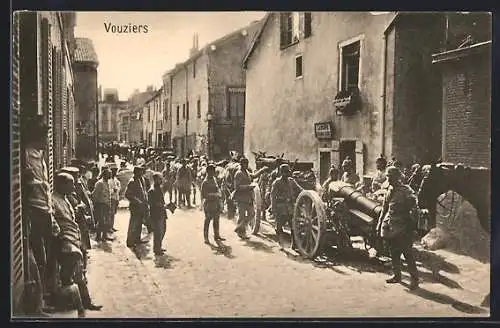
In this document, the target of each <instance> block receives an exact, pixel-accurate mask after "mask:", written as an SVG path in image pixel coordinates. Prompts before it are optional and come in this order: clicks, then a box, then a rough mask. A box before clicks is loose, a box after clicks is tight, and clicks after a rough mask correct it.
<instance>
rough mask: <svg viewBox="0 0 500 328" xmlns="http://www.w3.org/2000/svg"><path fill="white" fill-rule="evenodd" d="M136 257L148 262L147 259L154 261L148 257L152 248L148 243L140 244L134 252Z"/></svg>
mask: <svg viewBox="0 0 500 328" xmlns="http://www.w3.org/2000/svg"><path fill="white" fill-rule="evenodd" d="M133 252H134V254H135V256H136V257H137V259H139V260H146V259H152V257H151V256H148V255H149V253H150V248H149V245H148V244H146V243H141V244H138V245H137V246H136V247H135V249H134V250H133Z"/></svg>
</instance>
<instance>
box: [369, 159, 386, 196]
mask: <svg viewBox="0 0 500 328" xmlns="http://www.w3.org/2000/svg"><path fill="white" fill-rule="evenodd" d="M375 165H376V166H377V172H376V173H375V175H374V176H373V182H372V192H376V191H377V190H379V189H380V188H381V187H382V184H383V183H384V182H385V180H387V175H386V174H385V170H386V168H387V160H386V159H385V157H384V155H380V157H379V158H377V160H376V161H375Z"/></svg>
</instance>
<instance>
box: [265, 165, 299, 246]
mask: <svg viewBox="0 0 500 328" xmlns="http://www.w3.org/2000/svg"><path fill="white" fill-rule="evenodd" d="M279 173H280V176H279V178H277V179H276V180H274V182H273V184H272V187H271V208H272V210H273V215H274V218H275V220H276V236H277V237H278V242H279V243H280V246H281V249H283V246H282V242H281V240H282V236H283V225H284V224H285V223H287V222H289V223H291V222H290V220H291V218H292V215H293V204H294V201H295V198H296V197H297V195H298V194H299V193H300V192H301V191H302V190H303V189H302V187H301V186H299V185H298V183H297V182H296V181H295V180H294V179H292V178H291V175H292V173H291V172H290V167H289V166H288V164H281V166H280V168H279ZM290 226H291V224H290ZM294 239H295V238H294V236H293V228H292V246H291V247H292V249H294V248H295V243H294Z"/></svg>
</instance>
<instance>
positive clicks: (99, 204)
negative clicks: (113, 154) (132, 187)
mask: <svg viewBox="0 0 500 328" xmlns="http://www.w3.org/2000/svg"><path fill="white" fill-rule="evenodd" d="M110 178H111V172H110V171H109V169H108V167H106V166H104V167H103V168H102V173H101V179H99V181H97V182H96V184H95V187H94V191H92V200H93V201H94V206H95V212H96V218H97V225H98V228H97V237H96V241H101V240H102V241H105V240H111V238H110V237H109V236H108V233H109V230H110V225H111V214H112V210H111V192H112V191H111V190H110V188H109V181H108V180H109V179H110Z"/></svg>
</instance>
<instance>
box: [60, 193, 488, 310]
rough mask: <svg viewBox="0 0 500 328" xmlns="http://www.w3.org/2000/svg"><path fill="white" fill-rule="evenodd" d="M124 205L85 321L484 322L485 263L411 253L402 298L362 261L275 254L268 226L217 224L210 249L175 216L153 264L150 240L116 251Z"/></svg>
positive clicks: (98, 257)
mask: <svg viewBox="0 0 500 328" xmlns="http://www.w3.org/2000/svg"><path fill="white" fill-rule="evenodd" d="M124 206H126V202H122V207H121V209H120V211H119V214H118V216H117V228H118V229H119V230H118V232H117V234H116V235H117V240H115V241H113V242H108V243H106V244H105V245H97V244H96V247H95V248H94V250H93V251H92V252H91V259H90V264H89V273H88V279H89V287H90V290H91V294H92V295H93V298H94V300H95V302H96V303H97V304H102V305H103V306H104V307H103V309H102V311H100V312H88V317H90V318H110V317H115V318H118V317H119V318H125V317H128V318H133V317H136V318H137V317H147V318H161V317H164V318H166V317H277V316H282V317H352V316H356V317H377V316H378V317H380V316H391V317H393V316H396V317H409V316H410V317H417V316H418V317H442V316H449V317H465V316H482V317H485V316H489V310H488V309H486V308H482V307H479V304H480V303H481V301H482V299H483V297H484V296H485V295H486V294H487V293H488V292H489V284H487V283H485V281H487V280H489V264H482V263H480V262H477V261H475V260H473V259H471V258H468V257H464V256H459V255H455V254H451V253H449V252H446V251H437V252H425V251H419V252H418V254H419V255H418V258H419V263H418V264H419V270H420V272H421V288H420V290H418V291H415V292H409V291H408V290H407V288H406V287H404V286H402V285H387V284H385V282H384V280H385V279H386V278H387V277H388V274H389V273H390V272H387V268H386V269H384V266H383V265H380V264H379V265H376V264H374V263H370V261H369V260H368V259H367V258H362V259H359V260H357V261H354V260H351V261H350V262H348V261H345V260H339V261H338V263H329V262H328V261H327V262H323V263H321V262H311V261H306V260H302V259H301V258H300V257H298V256H297V255H292V254H290V253H287V252H282V251H280V250H279V247H277V245H276V243H275V242H273V240H272V237H273V236H274V234H273V233H272V229H271V228H270V227H269V226H267V225H263V226H262V228H261V233H260V234H261V236H252V238H251V239H250V240H249V241H246V242H245V241H241V240H239V238H237V237H236V236H235V234H234V233H233V232H232V230H233V228H234V224H233V223H232V222H230V221H228V220H227V219H226V218H225V217H222V218H221V231H222V234H223V236H224V237H226V239H227V240H226V241H225V242H224V244H225V245H226V247H225V249H224V250H222V251H221V250H219V249H218V248H217V247H216V246H212V247H209V246H207V245H205V244H203V241H202V224H203V218H202V212H201V211H200V210H199V209H191V210H184V209H181V210H177V211H176V212H175V214H174V215H171V214H170V217H169V220H168V223H167V235H166V239H165V242H164V248H166V249H167V253H166V255H164V256H163V257H161V258H157V259H155V258H154V255H153V254H152V250H150V248H151V244H152V241H151V242H150V243H149V245H145V246H144V249H143V251H142V252H141V253H142V254H140V257H141V259H140V260H139V259H138V258H137V257H136V256H135V254H134V253H133V252H132V251H130V250H129V249H128V248H127V247H126V246H125V239H126V231H127V225H128V218H129V217H128V215H129V214H128V210H127V209H126V207H124ZM406 278H407V277H406ZM406 280H407V279H406ZM74 315H75V316H76V314H74ZM65 316H73V314H66V315H65Z"/></svg>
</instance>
